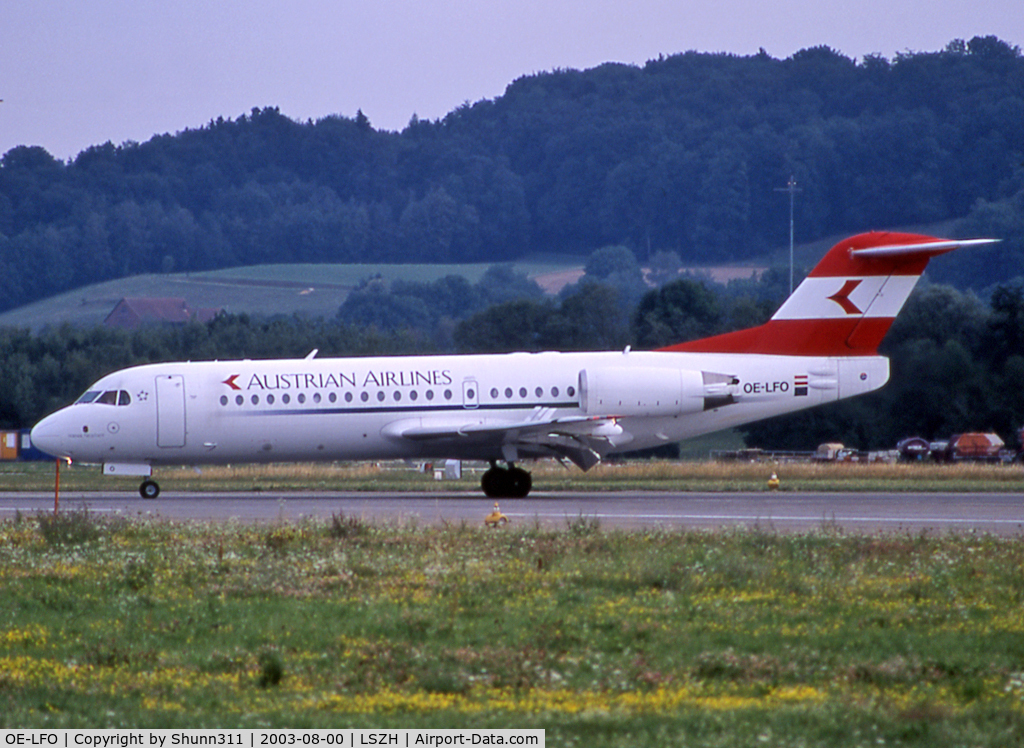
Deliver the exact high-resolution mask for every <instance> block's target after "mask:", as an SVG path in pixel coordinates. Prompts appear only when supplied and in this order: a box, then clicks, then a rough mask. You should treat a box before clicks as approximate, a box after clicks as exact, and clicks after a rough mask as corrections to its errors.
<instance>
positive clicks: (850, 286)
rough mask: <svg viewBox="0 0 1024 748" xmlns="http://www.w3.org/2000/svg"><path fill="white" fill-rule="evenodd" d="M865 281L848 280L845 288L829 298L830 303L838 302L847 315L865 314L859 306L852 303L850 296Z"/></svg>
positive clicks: (844, 285)
mask: <svg viewBox="0 0 1024 748" xmlns="http://www.w3.org/2000/svg"><path fill="white" fill-rule="evenodd" d="M862 282H863V281H859V280H848V281H846V283H844V284H843V287H842V288H840V289H839V290H838V291H836V292H835V293H834V294H832V295H831V296H829V297H828V298H829V300H830V301H834V302H836V303H837V304H838V305H839V306H841V307H842V308H843V311H844V312H846V313H847V314H863V313H864V312H862V311H861V310H860V309H858V308H857V305H856V304H854V303H853V302H852V301H850V294H851V293H853V290H854V289H855V288H857V286H859V285H860V284H861V283H862Z"/></svg>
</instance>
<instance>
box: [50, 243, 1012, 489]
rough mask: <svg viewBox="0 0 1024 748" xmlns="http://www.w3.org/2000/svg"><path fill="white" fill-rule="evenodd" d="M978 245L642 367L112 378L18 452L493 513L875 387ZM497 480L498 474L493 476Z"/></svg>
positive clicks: (215, 368)
mask: <svg viewBox="0 0 1024 748" xmlns="http://www.w3.org/2000/svg"><path fill="white" fill-rule="evenodd" d="M992 241H997V240H994V239H967V240H948V239H940V238H936V237H932V236H924V235H920V234H910V233H894V232H869V233H863V234H859V235H857V236H853V237H850V238H848V239H845V240H844V241H841V242H839V243H838V244H836V245H835V246H834V247H833V248H832V249H831V250H829V252H828V253H827V254H826V255H825V256H824V257H823V258H822V260H821V261H820V262H819V263H818V264H817V266H816V267H815V268H814V269H813V270H812V271H811V273H810V274H809V275H808V276H807V278H805V279H804V281H803V282H802V283H801V284H800V285H799V286H798V287H797V289H796V290H795V291H794V292H793V293H792V295H791V296H790V297H789V298H788V299H787V300H786V301H785V302H784V303H783V304H782V306H781V307H780V308H779V309H778V311H777V312H775V314H774V315H773V316H772V317H771V319H770V320H769V321H768V322H766V323H764V324H762V325H760V326H757V327H753V328H749V329H745V330H739V331H736V332H729V333H725V334H722V335H716V336H713V337H710V338H705V339H702V340H695V341H690V342H684V343H678V344H675V345H670V346H668V347H665V348H661V349H658V350H653V351H633V350H631V349H630V348H628V347H627V348H626V349H625V350H621V351H603V352H580V353H559V352H541V353H505V354H473V355H427V356H389V357H365V358H363V357H361V358H316V355H317V351H313V352H312V353H310V354H309V355H308V356H306V357H305V358H302V359H274V360H248V359H246V360H233V361H194V362H177V363H156V364H147V365H142V366H133V367H131V368H127V369H123V370H120V371H115V372H113V373H111V374H108V375H106V376H105V377H103V378H101V379H100V380H99V381H97V382H96V383H95V384H94V385H92V386H91V387H89V389H88V391H86V392H85V394H83V395H82V396H81V397H80V398H78V400H77V401H76V402H75V403H74V404H72V405H69V406H67V407H65V408H63V409H61V410H58V411H57V412H55V413H53V414H51V415H49V416H47V417H45V418H43V419H42V420H41V421H40V422H39V423H38V424H36V426H35V427H34V428H33V429H32V432H31V439H32V443H33V444H34V445H35V446H36V447H38V448H39V449H41V450H42V451H44V452H46V453H48V454H51V455H53V456H55V457H57V458H61V459H67V460H76V461H80V462H86V463H101V464H102V465H103V473H104V474H105V475H108V476H120V475H128V476H136V477H142V478H143V481H142V484H141V485H140V487H139V493H140V494H141V495H142V496H143V497H144V498H148V499H154V498H156V497H157V496H158V495H159V493H160V487H159V485H158V484H157V483H156V482H155V481H154V480H153V479H152V474H153V473H152V471H153V467H154V466H161V465H205V464H225V463H247V462H253V463H265V462H299V461H339V460H384V459H406V460H420V459H422V460H429V459H435V460H437V459H456V460H480V461H485V462H488V463H490V469H488V470H487V471H485V472H484V473H483V477H482V480H481V488H482V489H483V492H484V493H485V494H486V495H487V496H488V497H492V498H522V497H525V496H526V495H527V494H528V493H529V492H530V489H531V487H532V479H531V476H530V473H529V472H528V471H526V470H524V469H523V468H522V467H520V466H519V463H520V462H521V461H523V460H534V459H539V458H556V459H559V460H562V461H563V462H564V461H569V462H572V463H575V464H576V465H577V466H579V467H580V468H581V469H583V470H588V469H590V468H591V467H593V466H594V465H596V464H597V463H599V462H600V461H601V460H603V459H605V458H607V457H608V456H609V455H614V454H616V453H619V452H624V451H631V450H638V449H645V448H649V447H653V446H657V445H660V444H665V443H669V442H677V441H681V440H683V439H687V438H690V437H694V436H698V435H700V434H705V433H709V432H712V431H718V430H721V429H727V428H732V427H735V426H739V425H742V424H745V423H750V422H752V421H757V420H760V419H763V418H769V417H771V416H776V415H780V414H783V413H791V412H794V411H798V410H803V409H805V408H809V407H812V406H815V405H820V404H822V403H827V402H834V401H836V400H841V399H844V398H848V397H853V396H855V395H860V394H863V393H866V392H871V391H873V390H876V389H878V388H880V387H882V386H883V385H884V384H885V383H886V382H887V381H888V379H889V360H888V359H887V358H885V357H884V356H880V355H878V350H877V349H878V345H879V343H881V341H882V338H883V337H884V336H885V334H886V332H887V331H888V330H889V327H890V325H891V324H892V322H893V319H894V318H895V317H896V315H897V313H898V312H899V311H900V309H901V308H902V307H903V304H904V302H906V300H907V298H908V297H909V296H910V293H911V291H912V290H913V288H914V285H915V284H916V283H917V281H918V279H919V278H920V276H921V273H922V272H923V271H924V269H925V266H926V265H927V264H928V261H929V260H930V259H931V258H932V257H934V256H936V255H941V254H944V253H946V252H950V251H952V250H954V249H957V248H960V247H969V246H976V245H980V244H987V243H989V242H992ZM499 463H504V466H502V465H500V464H499Z"/></svg>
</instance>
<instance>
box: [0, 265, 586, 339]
mask: <svg viewBox="0 0 1024 748" xmlns="http://www.w3.org/2000/svg"><path fill="white" fill-rule="evenodd" d="M580 266H582V261H581V260H580V259H579V258H573V257H566V258H565V259H564V260H561V261H559V260H553V259H549V260H537V261H522V262H516V263H514V268H515V270H516V272H519V273H525V274H527V275H529V276H531V277H532V276H535V275H540V274H543V273H549V272H554V271H559V270H564V269H566V268H571V267H580ZM489 267H490V264H484V263H476V264H464V265H382V264H373V265H370V264H364V265H339V264H321V265H312V264H291V265H258V266H248V267H240V268H225V269H223V270H211V271H207V272H202V273H168V274H165V275H157V274H148V275H136V276H132V277H129V278H119V279H117V280H112V281H107V282H105V283H99V284H96V285H92V286H86V287H84V288H79V289H75V290H74V291H69V292H67V293H64V294H59V295H57V296H53V297H51V298H48V299H44V300H42V301H37V302H35V303H33V304H27V305H25V306H23V307H19V308H18V309H13V310H11V311H8V312H4V313H3V314H0V327H27V328H29V329H32V330H39V329H41V328H42V327H44V326H47V325H50V326H57V325H59V324H61V323H62V322H70V323H72V324H75V325H81V326H91V325H98V324H101V323H102V322H103V320H104V319H106V317H107V315H108V314H110V312H111V310H112V309H113V308H114V305H115V304H117V302H118V301H120V300H121V299H122V298H124V297H126V296H127V297H132V296H143V297H168V296H169V297H175V298H184V299H185V300H186V302H187V303H188V305H189V307H190V308H192V309H200V308H221V309H225V310H226V311H228V312H232V313H235V314H240V313H243V312H244V313H247V314H257V315H268V316H272V315H276V314H284V315H292V314H301V315H306V316H309V317H313V318H316V317H324V318H326V319H330V318H333V317H334V316H335V315H336V314H337V313H338V308H339V307H340V306H341V304H342V302H344V301H345V298H346V297H347V296H348V292H349V291H350V290H351V289H352V288H353V287H355V286H356V285H357V284H358V283H359V282H360V281H361V280H363V279H364V278H368V277H371V276H374V275H377V274H380V275H381V276H383V277H384V278H386V279H387V280H389V281H390V280H407V281H421V282H430V281H435V280H438V279H440V278H443V277H445V276H446V275H461V276H463V277H465V278H466V279H467V280H469V281H470V282H471V283H476V282H477V281H479V280H480V278H481V276H483V274H484V272H486V270H487V268H489Z"/></svg>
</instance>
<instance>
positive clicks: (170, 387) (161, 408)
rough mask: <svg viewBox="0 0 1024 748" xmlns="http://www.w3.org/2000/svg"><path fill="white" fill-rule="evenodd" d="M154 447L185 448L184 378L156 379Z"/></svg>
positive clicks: (174, 376) (178, 375) (172, 376)
mask: <svg viewBox="0 0 1024 748" xmlns="http://www.w3.org/2000/svg"><path fill="white" fill-rule="evenodd" d="M156 445H157V446H158V447H184V446H185V377H183V376H181V375H180V374H168V375H166V376H159V377H157V378H156Z"/></svg>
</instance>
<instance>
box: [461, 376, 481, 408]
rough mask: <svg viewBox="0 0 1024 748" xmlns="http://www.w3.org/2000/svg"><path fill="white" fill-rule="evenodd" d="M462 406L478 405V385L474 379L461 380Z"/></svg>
mask: <svg viewBox="0 0 1024 748" xmlns="http://www.w3.org/2000/svg"><path fill="white" fill-rule="evenodd" d="M462 407H463V408H469V409H472V408H479V407H480V385H479V384H478V383H477V381H476V380H475V379H463V380H462Z"/></svg>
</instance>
